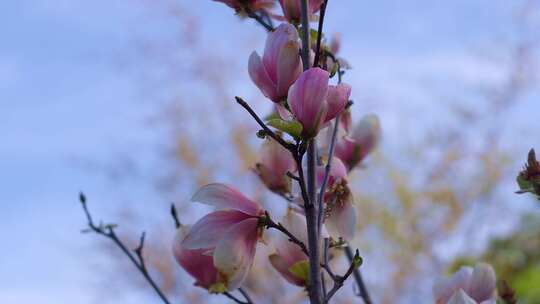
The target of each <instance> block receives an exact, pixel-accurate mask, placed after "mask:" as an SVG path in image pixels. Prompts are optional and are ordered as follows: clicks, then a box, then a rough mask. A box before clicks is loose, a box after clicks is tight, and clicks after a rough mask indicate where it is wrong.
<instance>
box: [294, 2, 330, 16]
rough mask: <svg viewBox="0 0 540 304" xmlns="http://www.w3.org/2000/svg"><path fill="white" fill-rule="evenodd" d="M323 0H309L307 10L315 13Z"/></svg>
mask: <svg viewBox="0 0 540 304" xmlns="http://www.w3.org/2000/svg"><path fill="white" fill-rule="evenodd" d="M323 1H324V0H309V12H310V13H311V14H315V13H316V12H317V11H318V10H319V9H320V8H321V4H322V3H323ZM298 2H300V1H298Z"/></svg>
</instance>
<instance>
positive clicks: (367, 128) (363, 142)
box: [352, 114, 381, 161]
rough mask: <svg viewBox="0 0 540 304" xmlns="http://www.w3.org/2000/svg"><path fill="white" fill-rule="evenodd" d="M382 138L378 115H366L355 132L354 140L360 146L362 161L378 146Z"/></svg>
mask: <svg viewBox="0 0 540 304" xmlns="http://www.w3.org/2000/svg"><path fill="white" fill-rule="evenodd" d="M380 137H381V124H380V122H379V118H378V117H377V115H373V114H370V115H366V116H364V117H363V118H362V120H360V122H359V123H358V125H357V126H356V127H355V129H354V130H353V134H352V138H353V140H354V141H355V143H356V144H357V145H359V146H360V149H361V152H360V153H361V155H359V158H360V161H361V160H362V159H363V158H364V157H366V156H367V155H368V154H369V153H371V151H372V150H373V149H374V148H375V146H377V144H378V142H379V139H380Z"/></svg>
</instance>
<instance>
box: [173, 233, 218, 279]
mask: <svg viewBox="0 0 540 304" xmlns="http://www.w3.org/2000/svg"><path fill="white" fill-rule="evenodd" d="M182 230H184V229H183V228H180V229H179V231H178V233H177V235H176V237H175V239H174V242H173V255H174V257H175V259H176V261H177V262H178V264H180V266H181V267H182V268H184V270H185V271H186V272H187V273H189V274H190V275H191V276H192V277H193V278H195V280H196V281H195V285H197V286H201V287H203V288H209V287H210V286H211V285H213V284H214V283H216V282H217V269H216V268H215V267H214V260H213V258H212V257H211V256H209V255H206V254H205V252H206V251H207V249H196V250H189V249H187V248H185V247H184V246H183V244H182V241H183V239H184V234H185V233H184V232H182Z"/></svg>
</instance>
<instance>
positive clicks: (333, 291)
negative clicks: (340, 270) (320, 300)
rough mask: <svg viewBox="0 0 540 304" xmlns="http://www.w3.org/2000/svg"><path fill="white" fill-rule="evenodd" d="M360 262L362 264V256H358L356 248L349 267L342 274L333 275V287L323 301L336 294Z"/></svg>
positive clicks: (325, 301)
mask: <svg viewBox="0 0 540 304" xmlns="http://www.w3.org/2000/svg"><path fill="white" fill-rule="evenodd" d="M361 264H362V258H361V257H360V253H359V252H358V250H356V253H355V255H354V257H353V259H352V261H351V264H350V266H349V269H347V272H346V273H345V274H344V275H343V276H335V278H334V287H332V289H331V290H330V291H329V292H328V294H327V295H326V298H325V299H324V303H328V301H330V299H331V298H332V297H333V296H334V295H335V294H336V292H337V291H338V290H339V289H340V288H341V287H343V284H344V283H345V281H347V279H348V278H349V277H350V276H351V274H352V273H353V272H354V270H355V269H358V267H360V265H361Z"/></svg>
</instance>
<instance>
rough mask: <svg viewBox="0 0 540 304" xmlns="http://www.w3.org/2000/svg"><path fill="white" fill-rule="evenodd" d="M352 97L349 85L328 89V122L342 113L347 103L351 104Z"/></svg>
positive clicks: (326, 119) (339, 85)
mask: <svg viewBox="0 0 540 304" xmlns="http://www.w3.org/2000/svg"><path fill="white" fill-rule="evenodd" d="M350 96H351V86H349V85H348V84H344V83H342V84H338V85H337V86H329V87H328V98H327V99H326V101H327V103H328V112H327V113H326V118H325V119H324V120H325V122H326V121H330V120H332V119H334V118H335V117H336V116H337V115H338V114H339V112H341V111H342V110H343V109H344V108H345V105H347V102H349V97H350Z"/></svg>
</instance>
